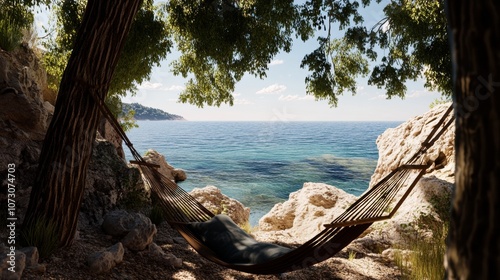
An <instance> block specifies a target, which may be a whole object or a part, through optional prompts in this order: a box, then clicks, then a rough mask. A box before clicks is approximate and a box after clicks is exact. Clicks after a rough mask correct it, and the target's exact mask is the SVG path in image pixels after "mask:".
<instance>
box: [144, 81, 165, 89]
mask: <svg viewBox="0 0 500 280" xmlns="http://www.w3.org/2000/svg"><path fill="white" fill-rule="evenodd" d="M162 86H163V84H162V83H151V82H149V81H148V82H144V83H142V84H140V85H139V86H138V88H140V89H159V88H161V87H162Z"/></svg>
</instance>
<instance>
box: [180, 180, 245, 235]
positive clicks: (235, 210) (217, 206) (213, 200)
mask: <svg viewBox="0 0 500 280" xmlns="http://www.w3.org/2000/svg"><path fill="white" fill-rule="evenodd" d="M189 194H190V195H191V196H193V197H194V198H195V199H196V200H198V201H199V202H200V203H201V204H202V205H203V206H205V208H207V209H208V210H210V211H211V212H212V213H214V214H226V215H228V216H229V217H231V219H232V220H233V221H234V222H235V223H236V224H238V225H246V224H247V223H248V219H249V217H250V208H248V207H245V206H243V204H241V202H239V201H237V200H236V199H233V198H229V197H228V196H226V195H224V194H222V192H221V190H220V189H218V188H217V187H215V186H206V187H204V188H201V189H200V188H194V189H193V190H192V191H191V192H190V193H189Z"/></svg>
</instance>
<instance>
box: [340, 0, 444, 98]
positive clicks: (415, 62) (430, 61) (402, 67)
mask: <svg viewBox="0 0 500 280" xmlns="http://www.w3.org/2000/svg"><path fill="white" fill-rule="evenodd" d="M378 2H380V0H378V1H377V3H378ZM384 14H385V17H384V18H383V19H381V20H380V21H379V22H378V23H377V24H376V25H375V26H373V27H372V28H371V29H368V28H366V27H365V26H362V25H356V26H351V27H349V28H348V29H347V30H346V32H345V35H344V39H345V40H347V41H348V42H350V43H352V44H355V45H356V46H357V48H358V50H359V51H361V52H362V53H363V54H364V56H365V57H366V59H369V60H371V61H373V62H376V63H378V65H376V66H374V67H373V69H372V72H371V74H370V78H369V80H368V83H369V84H371V85H376V86H377V87H378V88H385V89H386V94H387V97H388V98H391V97H394V96H398V97H401V98H404V96H405V94H406V91H407V87H406V85H405V83H406V82H407V81H409V80H416V79H417V78H425V80H426V83H425V87H427V88H428V89H429V90H438V91H440V92H441V93H442V94H443V95H444V96H450V95H451V91H452V86H451V54H450V50H449V45H448V37H447V25H446V16H445V13H444V5H443V2H442V1H425V0H414V1H404V0H396V1H391V2H390V3H388V4H387V5H386V6H385V8H384ZM377 48H379V49H380V53H382V57H381V58H379V53H378V52H377V51H376V50H377ZM355 72H356V71H354V72H353V73H355ZM357 72H358V73H359V74H364V73H363V72H361V71H357Z"/></svg>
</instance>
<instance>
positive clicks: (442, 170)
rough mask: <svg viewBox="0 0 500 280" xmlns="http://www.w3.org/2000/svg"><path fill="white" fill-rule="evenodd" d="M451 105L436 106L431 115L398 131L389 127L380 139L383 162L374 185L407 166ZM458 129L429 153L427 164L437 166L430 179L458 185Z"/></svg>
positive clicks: (378, 146)
mask: <svg viewBox="0 0 500 280" xmlns="http://www.w3.org/2000/svg"><path fill="white" fill-rule="evenodd" d="M449 106H450V104H442V105H438V106H436V107H434V108H433V109H431V110H430V111H428V112H427V113H425V114H423V115H420V116H416V117H414V118H412V119H410V120H408V121H406V122H404V123H402V124H401V125H399V126H398V127H396V128H389V129H387V130H386V131H385V132H384V133H382V134H381V135H380V136H379V137H378V138H377V148H378V150H379V159H378V163H377V167H376V169H375V172H374V173H373V175H372V178H371V182H370V186H372V185H374V184H375V183H376V182H378V181H379V180H380V179H381V178H383V177H384V176H385V175H387V174H388V173H390V172H391V171H392V170H394V169H395V168H397V167H398V166H400V165H401V164H404V163H406V162H407V161H408V160H409V158H410V157H411V156H413V155H414V154H415V152H416V151H418V149H420V146H421V144H422V142H423V141H424V140H425V138H426V137H427V136H428V135H429V133H430V132H431V130H432V129H433V128H434V126H435V125H436V123H437V122H438V121H439V120H440V119H441V116H442V115H443V113H444V112H445V111H446V110H447V109H448V107H449ZM454 144H455V127H454V123H453V124H452V125H451V126H450V127H449V128H448V130H446V132H445V133H444V134H443V135H442V136H441V137H440V138H439V139H438V140H437V141H436V142H435V143H434V145H433V146H432V147H430V148H429V149H428V151H427V154H426V157H425V161H426V162H433V163H434V164H433V165H432V166H431V167H430V168H429V169H428V170H427V171H428V172H427V175H426V176H435V177H437V178H439V179H442V180H445V181H448V182H454V178H455V149H454Z"/></svg>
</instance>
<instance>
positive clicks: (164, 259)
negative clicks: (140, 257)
mask: <svg viewBox="0 0 500 280" xmlns="http://www.w3.org/2000/svg"><path fill="white" fill-rule="evenodd" d="M148 253H149V254H150V255H151V256H153V257H156V258H157V259H159V261H160V262H161V263H162V264H164V265H166V266H172V267H175V268H181V267H182V259H180V258H177V257H176V256H174V255H172V254H170V253H165V252H163V249H162V248H161V247H160V246H158V245H157V244H156V243H151V244H150V245H149V246H148Z"/></svg>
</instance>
